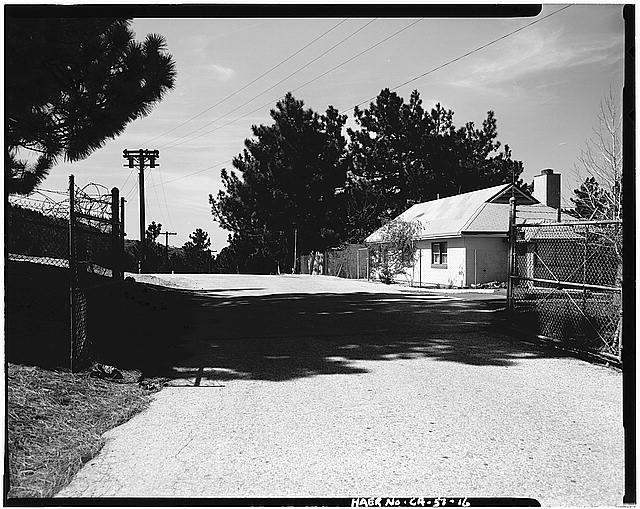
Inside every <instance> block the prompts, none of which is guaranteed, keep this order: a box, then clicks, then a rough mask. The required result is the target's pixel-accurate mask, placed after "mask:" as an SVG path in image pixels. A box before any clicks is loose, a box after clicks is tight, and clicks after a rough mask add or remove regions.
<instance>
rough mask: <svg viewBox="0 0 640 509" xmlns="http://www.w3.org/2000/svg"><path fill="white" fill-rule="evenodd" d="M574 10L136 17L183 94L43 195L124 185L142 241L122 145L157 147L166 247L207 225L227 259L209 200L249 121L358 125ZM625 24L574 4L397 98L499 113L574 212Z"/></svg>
mask: <svg viewBox="0 0 640 509" xmlns="http://www.w3.org/2000/svg"><path fill="white" fill-rule="evenodd" d="M565 5H566V4H548V5H544V6H543V10H542V13H541V14H540V15H539V16H537V17H536V18H506V19H490V18H488V19H428V18H425V19H420V18H417V17H416V18H373V17H372V18H353V19H347V18H341V17H336V18H304V19H271V18H244V19H213V18H199V19H135V20H134V22H133V25H132V28H133V30H134V32H135V34H136V39H138V40H143V39H144V37H145V36H146V35H147V34H149V33H158V34H162V35H163V36H164V37H165V38H166V40H167V47H168V51H169V53H171V55H173V58H174V60H175V62H176V66H177V80H176V85H175V88H174V89H173V90H172V91H171V92H169V93H168V94H167V95H166V96H165V98H164V99H163V100H162V101H161V102H160V103H158V104H157V105H156V106H155V108H154V109H153V111H152V112H151V114H149V115H148V116H147V117H144V118H142V119H138V120H136V121H134V122H133V123H131V124H129V126H128V127H127V129H126V130H125V132H124V133H123V134H122V135H120V136H119V137H118V138H116V139H114V140H110V141H108V142H107V143H106V145H105V146H104V147H103V148H101V149H99V150H97V151H96V152H94V153H93V154H92V155H91V156H90V157H88V158H87V159H85V160H83V161H80V162H77V163H74V164H69V163H65V162H63V163H60V164H59V165H58V166H56V167H55V168H54V169H53V170H52V172H51V175H50V176H49V178H48V179H47V181H46V182H45V183H44V185H43V186H42V187H43V188H46V189H64V188H65V186H66V183H67V180H68V176H69V174H74V175H75V179H76V182H77V183H78V184H79V185H80V186H83V185H85V184H87V183H90V182H97V183H100V184H102V185H104V186H106V187H107V188H109V189H111V188H112V187H118V188H119V189H120V190H121V193H122V195H124V196H125V197H126V199H127V209H126V212H127V213H126V224H125V229H126V232H127V237H128V238H131V239H138V238H139V223H138V221H139V219H138V218H139V216H138V209H139V202H138V189H137V172H132V171H131V170H129V168H126V167H124V164H125V160H124V159H123V156H122V151H123V150H124V149H138V148H144V149H150V150H156V149H157V150H159V153H160V158H159V163H160V166H159V167H157V168H155V169H152V170H149V171H146V172H145V174H146V180H145V182H146V200H145V202H146V218H147V223H150V222H151V221H156V222H160V223H162V225H163V229H165V230H169V231H172V232H176V233H177V235H175V236H173V237H170V239H169V243H170V244H171V245H176V246H181V245H182V244H183V243H184V242H186V241H187V240H189V234H190V233H192V232H193V231H194V230H195V229H196V228H202V229H203V230H205V231H206V232H208V233H209V235H210V237H211V240H212V242H211V244H212V245H211V248H212V249H214V250H217V251H220V250H221V249H222V248H223V247H224V246H225V245H226V244H227V236H228V232H226V231H224V230H222V229H221V228H220V227H219V226H218V225H217V223H215V222H214V220H213V216H212V214H211V207H210V204H209V194H214V195H216V194H217V193H218V191H219V190H220V189H221V180H220V170H221V169H222V168H224V167H226V168H228V169H231V168H232V166H231V163H230V160H231V159H232V158H233V157H234V156H236V155H237V154H238V153H240V152H241V151H242V149H243V147H244V140H245V139H246V138H249V137H251V126H252V125H258V124H268V123H270V117H269V110H270V109H271V108H273V107H274V105H275V103H276V101H277V100H278V99H280V98H281V97H283V96H284V95H285V93H287V92H288V91H293V94H294V96H295V97H296V98H298V99H302V100H303V101H304V103H305V105H306V106H307V107H310V108H312V109H313V110H315V111H318V112H324V111H325V110H326V108H327V107H328V106H329V105H332V106H334V107H336V108H337V109H339V110H340V111H341V112H342V111H343V110H344V113H346V114H348V115H349V117H350V119H349V121H348V125H350V126H353V121H352V120H351V118H352V117H353V107H354V106H355V105H356V104H359V103H362V102H363V101H367V100H369V99H372V98H374V97H375V96H376V95H377V94H378V93H379V92H380V90H381V89H383V88H386V87H389V88H393V87H395V86H397V85H399V84H401V83H404V82H406V81H408V80H411V79H412V78H415V77H417V76H420V75H422V74H424V73H426V72H427V71H429V70H431V69H433V68H435V67H438V66H440V65H442V64H444V63H446V62H448V61H451V60H453V59H456V58H458V57H461V56H462V55H465V54H466V53H468V52H470V51H472V50H474V49H476V48H478V47H480V46H482V45H484V44H486V43H488V42H490V41H492V40H494V39H497V38H499V37H501V36H503V35H505V34H507V33H509V32H512V31H514V30H516V29H518V28H520V27H523V26H525V25H527V24H529V23H531V22H532V21H534V20H535V19H540V18H543V17H544V16H547V15H548V14H550V13H553V12H555V11H558V10H559V9H562V8H563V7H565ZM623 29H624V25H623V18H622V5H619V4H618V5H605V4H600V5H571V6H570V7H569V8H568V9H565V10H563V11H561V12H558V13H557V14H555V15H552V16H550V17H549V18H547V19H544V20H542V21H540V22H539V23H536V24H534V25H532V26H531V27H528V28H525V29H524V30H522V31H519V32H518V33H516V34H514V35H512V36H509V37H506V38H504V39H502V40H500V41H499V42H496V43H495V44H492V45H490V46H488V47H486V48H484V49H481V50H479V51H477V52H474V53H472V54H470V55H468V56H466V57H464V58H461V59H460V60H457V61H456V62H454V63H452V64H450V65H447V66H446V67H443V68H441V69H439V70H436V71H434V72H432V73H430V74H428V75H426V76H424V77H422V78H419V79H417V80H415V81H412V82H411V83H409V84H407V85H404V86H402V87H400V88H398V89H397V90H396V91H397V93H398V94H400V95H401V96H402V97H404V98H405V99H408V97H409V95H410V93H411V91H412V90H414V89H415V90H418V91H419V92H420V95H421V97H422V99H423V104H424V105H425V106H427V107H430V106H432V105H435V104H436V103H437V102H440V103H441V104H443V105H444V106H445V107H446V108H450V109H451V110H453V112H454V123H455V125H456V126H462V125H463V124H464V123H466V122H468V121H473V122H475V123H476V124H481V122H482V120H483V119H484V118H485V117H486V114H487V111H489V110H493V111H494V112H495V114H496V118H497V122H498V140H499V141H500V142H502V143H503V144H508V145H509V146H510V147H511V150H512V152H513V157H514V159H518V160H521V161H523V163H524V168H525V171H524V173H523V175H522V177H523V178H524V180H525V181H526V182H531V181H532V180H533V176H534V175H536V174H539V172H540V170H541V169H544V168H553V169H554V170H555V171H557V172H560V173H561V174H562V179H563V202H564V203H566V204H568V203H569V201H568V200H569V197H570V194H571V191H572V189H574V188H575V187H577V179H576V177H575V175H574V170H573V168H574V165H575V163H576V162H577V157H578V155H579V153H580V150H581V148H582V147H584V144H585V141H586V140H587V139H588V138H589V137H590V136H591V135H592V129H593V127H594V126H595V125H596V123H597V114H598V109H599V104H600V101H601V100H602V99H603V97H604V96H605V95H606V94H608V93H609V90H611V91H612V93H613V95H614V97H615V99H616V100H617V101H620V103H621V100H622V99H621V94H622V85H623V72H624V67H623V49H624V31H623ZM396 32H397V33H396ZM323 34H324V35H323ZM394 34H395V35H394ZM387 38H388V39H387ZM314 39H317V40H315V42H313V43H311V42H312V41H314ZM384 39H387V40H386V41H384V42H380V41H383V40H384ZM309 43H311V44H309ZM378 43H379V44H378ZM376 44H377V45H376ZM374 45H376V46H375V47H372V46H374ZM305 46H307V47H306V48H305ZM302 48H304V49H302ZM369 48H371V49H369ZM301 49H302V51H300V50H301ZM365 50H368V51H366V52H364V51H365ZM361 52H364V53H362V55H360V56H358V57H356V58H353V57H355V56H356V55H357V54H358V53H361ZM323 53H325V54H324V55H323V56H320V55H322V54H323ZM294 54H295V55H294ZM292 55H294V56H293V57H291V56H292ZM288 57H291V58H289V59H288V60H287V61H286V62H284V63H282V65H279V66H278V67H277V68H275V69H273V70H272V71H271V72H269V73H267V74H265V75H264V76H262V77H260V76H261V75H262V74H264V73H265V72H266V71H268V70H270V69H271V68H273V67H274V66H276V64H279V63H280V62H282V61H283V60H285V59H287V58H288ZM318 57H320V58H318ZM350 59H352V60H350ZM347 60H350V61H349V62H347V63H345V64H344V65H341V66H340V67H338V68H336V69H335V70H333V71H331V72H329V73H327V74H326V75H325V76H322V77H319V76H320V75H322V74H323V73H325V72H327V71H329V70H331V69H332V68H334V67H336V66H338V65H339V64H341V63H343V62H345V61H347ZM258 77H260V78H259V79H257V80H256V78H258ZM316 77H319V78H318V79H315V80H314V78H316ZM285 78H286V79H285ZM254 80H255V81H254ZM312 80H313V81H312ZM252 82H253V83H252ZM309 82H310V83H309ZM247 85H248V86H247ZM366 104H368V102H367V103H365V105H366ZM193 117H195V118H193Z"/></svg>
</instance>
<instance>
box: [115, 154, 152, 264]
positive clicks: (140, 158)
mask: <svg viewBox="0 0 640 509" xmlns="http://www.w3.org/2000/svg"><path fill="white" fill-rule="evenodd" d="M122 157H124V158H125V159H127V161H128V164H127V165H125V167H129V168H135V167H136V166H137V167H138V189H139V190H140V260H139V261H138V272H139V273H140V274H142V272H143V271H144V268H145V264H146V260H147V239H146V235H145V234H144V232H145V230H146V226H145V218H144V168H145V163H147V162H148V163H149V168H155V167H156V166H158V165H157V164H156V160H157V159H158V158H159V157H160V154H159V152H158V151H157V150H143V149H141V148H140V149H138V150H127V149H125V150H123V151H122Z"/></svg>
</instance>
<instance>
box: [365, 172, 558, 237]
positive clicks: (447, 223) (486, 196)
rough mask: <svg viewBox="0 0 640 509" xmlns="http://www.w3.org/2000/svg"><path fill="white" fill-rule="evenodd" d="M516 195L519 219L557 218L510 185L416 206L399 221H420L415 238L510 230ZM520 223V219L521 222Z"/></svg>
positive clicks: (551, 210) (404, 213) (380, 232)
mask: <svg viewBox="0 0 640 509" xmlns="http://www.w3.org/2000/svg"><path fill="white" fill-rule="evenodd" d="M512 190H513V194H514V195H515V197H516V203H517V204H518V205H517V218H518V219H521V218H522V219H525V220H528V221H529V222H531V219H537V220H538V221H554V220H555V218H556V214H557V212H556V210H555V209H553V208H551V207H547V206H546V205H542V204H540V203H538V201H537V200H536V199H535V198H533V197H532V196H530V195H529V194H527V193H525V192H523V191H521V190H520V189H518V188H517V187H515V186H512V185H511V184H502V185H499V186H494V187H489V188H487V189H480V190H478V191H472V192H470V193H464V194H458V195H456V196H449V197H447V198H441V199H439V200H432V201H428V202H424V203H418V204H416V205H413V206H412V207H410V208H409V209H407V210H406V211H405V212H403V213H402V214H400V215H399V216H398V217H397V219H398V220H400V221H407V222H413V221H417V222H418V223H419V224H420V226H421V230H420V232H419V233H418V235H417V236H416V239H427V238H438V237H456V236H459V235H463V234H474V233H475V234H478V233H491V234H496V233H505V234H506V233H507V231H508V229H509V198H511V195H512ZM518 222H520V221H518ZM382 239H383V230H382V229H379V230H376V231H375V232H373V233H372V234H371V235H369V236H368V237H367V238H366V239H365V242H368V243H377V242H382V241H383V240H382Z"/></svg>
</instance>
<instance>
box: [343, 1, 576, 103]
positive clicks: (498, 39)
mask: <svg viewBox="0 0 640 509" xmlns="http://www.w3.org/2000/svg"><path fill="white" fill-rule="evenodd" d="M569 7H571V5H567V6H565V7H562V8H561V9H558V10H557V11H554V12H552V13H550V14H547V15H546V16H544V17H542V18H540V19H537V20H535V21H532V22H531V23H527V24H526V25H524V26H522V27H520V28H518V29H516V30H513V31H512V32H509V33H507V34H504V35H502V36H500V37H498V38H497V39H494V40H492V41H490V42H488V43H486V44H483V45H482V46H478V47H477V48H475V49H473V50H471V51H468V52H467V53H465V54H464V55H460V56H459V57H456V58H454V59H452V60H449V61H447V62H445V63H444V64H441V65H439V66H437V67H434V68H433V69H430V70H428V71H426V72H424V73H422V74H420V75H418V76H416V77H415V78H411V79H410V80H407V81H405V82H404V83H400V84H399V85H396V86H395V87H393V88H391V89H390V90H391V91H394V90H397V89H399V88H400V87H403V86H405V85H408V84H409V83H412V82H414V81H416V80H419V79H420V78H424V77H425V76H427V75H429V74H431V73H434V72H436V71H438V70H440V69H442V68H443V67H446V66H448V65H450V64H453V63H454V62H457V61H459V60H462V59H463V58H466V57H468V56H469V55H472V54H474V53H477V52H478V51H480V50H483V49H484V48H487V47H488V46H491V45H492V44H495V43H497V42H499V41H502V40H503V39H506V38H507V37H511V36H512V35H514V34H517V33H518V32H521V31H522V30H524V29H526V28H529V27H530V26H533V25H535V24H536V23H540V22H541V21H544V20H545V19H547V18H550V17H551V16H554V15H555V14H558V13H559V12H562V11H564V10H565V9H568V8H569ZM375 98H376V96H374V97H370V98H369V99H366V100H364V101H362V102H360V103H358V104H356V105H355V106H352V107H351V108H345V109H343V110H342V111H341V112H340V113H344V112H346V111H350V110H353V109H354V108H357V107H358V106H362V105H363V104H366V103H368V102H369V101H372V100H373V99H375Z"/></svg>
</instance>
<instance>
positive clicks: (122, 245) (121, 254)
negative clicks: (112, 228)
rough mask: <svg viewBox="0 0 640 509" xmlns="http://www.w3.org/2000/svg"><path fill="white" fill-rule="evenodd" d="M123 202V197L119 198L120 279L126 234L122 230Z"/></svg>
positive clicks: (122, 274)
mask: <svg viewBox="0 0 640 509" xmlns="http://www.w3.org/2000/svg"><path fill="white" fill-rule="evenodd" d="M124 203H125V199H124V198H120V273H121V276H122V279H124V238H125V236H126V233H125V232H124Z"/></svg>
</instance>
